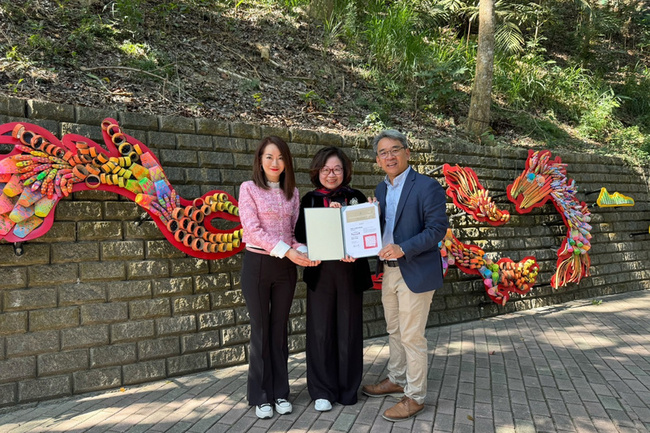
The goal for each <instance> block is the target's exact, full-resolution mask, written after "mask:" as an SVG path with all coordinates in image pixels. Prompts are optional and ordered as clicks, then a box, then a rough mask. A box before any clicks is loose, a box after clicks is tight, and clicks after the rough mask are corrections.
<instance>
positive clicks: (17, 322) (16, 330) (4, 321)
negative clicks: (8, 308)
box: [0, 311, 27, 335]
mask: <svg viewBox="0 0 650 433" xmlns="http://www.w3.org/2000/svg"><path fill="white" fill-rule="evenodd" d="M24 332H27V312H26V311H20V312H16V313H0V335H10V334H22V333H24Z"/></svg>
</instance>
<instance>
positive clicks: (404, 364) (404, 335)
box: [381, 266, 435, 404]
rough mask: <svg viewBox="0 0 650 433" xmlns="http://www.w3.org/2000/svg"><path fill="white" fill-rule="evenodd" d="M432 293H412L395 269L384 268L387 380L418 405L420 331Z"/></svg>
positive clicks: (422, 380)
mask: <svg viewBox="0 0 650 433" xmlns="http://www.w3.org/2000/svg"><path fill="white" fill-rule="evenodd" d="M434 292H435V290H432V291H430V292H424V293H413V292H411V290H410V289H409V288H408V287H407V286H406V283H405V282H404V279H403V278H402V273H401V272H400V269H399V268H389V267H388V266H385V267H384V278H383V281H382V284H381V302H382V304H383V306H384V316H385V318H386V331H387V332H388V348H389V350H390V355H389V359H388V378H389V379H390V381H391V382H393V383H395V384H398V385H401V386H403V387H404V394H405V395H406V396H407V397H410V398H412V399H413V400H415V401H416V402H418V403H419V404H422V403H424V398H425V397H426V394H427V370H428V368H427V339H426V337H425V336H424V330H425V328H426V325H427V318H428V316H429V308H430V307H431V300H432V299H433V293H434Z"/></svg>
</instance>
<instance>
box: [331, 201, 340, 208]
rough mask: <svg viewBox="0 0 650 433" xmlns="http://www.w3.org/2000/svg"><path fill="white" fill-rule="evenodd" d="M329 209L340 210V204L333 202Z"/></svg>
mask: <svg viewBox="0 0 650 433" xmlns="http://www.w3.org/2000/svg"><path fill="white" fill-rule="evenodd" d="M330 207H335V208H338V209H340V208H341V203H339V202H337V201H333V202H331V203H330Z"/></svg>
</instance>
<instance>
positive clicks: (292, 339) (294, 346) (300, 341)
mask: <svg viewBox="0 0 650 433" xmlns="http://www.w3.org/2000/svg"><path fill="white" fill-rule="evenodd" d="M287 345H288V347H289V353H297V352H303V351H304V350H305V348H306V347H307V338H306V336H305V334H299V335H289V340H288V344H287Z"/></svg>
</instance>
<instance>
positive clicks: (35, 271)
mask: <svg viewBox="0 0 650 433" xmlns="http://www.w3.org/2000/svg"><path fill="white" fill-rule="evenodd" d="M27 276H28V278H29V286H30V287H38V286H52V285H58V284H66V283H74V282H77V279H78V278H79V265H77V264H76V263H58V264H54V265H35V266H31V267H29V268H28V270H27Z"/></svg>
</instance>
